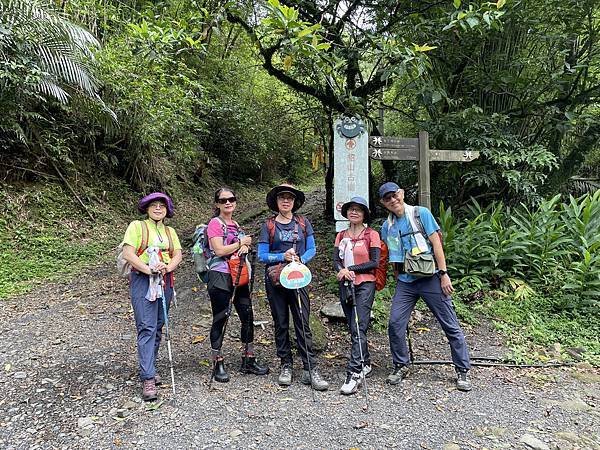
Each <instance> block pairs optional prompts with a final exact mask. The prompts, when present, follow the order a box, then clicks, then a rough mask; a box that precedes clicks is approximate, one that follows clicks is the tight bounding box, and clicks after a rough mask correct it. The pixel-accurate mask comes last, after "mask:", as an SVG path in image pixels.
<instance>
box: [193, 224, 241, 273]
mask: <svg viewBox="0 0 600 450" xmlns="http://www.w3.org/2000/svg"><path fill="white" fill-rule="evenodd" d="M217 218H218V217H217ZM218 219H219V221H220V222H221V226H222V227H223V239H225V238H226V237H227V225H226V224H225V222H223V221H222V220H221V219H220V218H218ZM236 224H237V223H236ZM192 242H193V244H192V259H193V261H194V269H195V270H196V274H197V275H198V279H199V280H200V281H202V282H204V283H208V270H209V267H208V266H209V264H210V260H211V259H212V258H213V256H215V253H214V252H213V251H212V249H211V248H210V242H209V239H208V225H207V224H205V223H202V224H200V225H197V226H196V229H195V230H194V234H193V235H192Z"/></svg>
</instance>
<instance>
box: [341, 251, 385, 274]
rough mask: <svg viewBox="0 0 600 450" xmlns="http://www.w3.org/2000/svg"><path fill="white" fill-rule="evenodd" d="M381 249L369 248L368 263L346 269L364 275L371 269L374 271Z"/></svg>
mask: <svg viewBox="0 0 600 450" xmlns="http://www.w3.org/2000/svg"><path fill="white" fill-rule="evenodd" d="M380 252H381V249H380V248H378V247H371V248H369V261H368V262H366V263H362V264H355V265H353V266H350V267H348V270H352V271H353V272H356V273H364V272H369V271H371V270H373V269H376V268H377V266H378V265H379V254H380Z"/></svg>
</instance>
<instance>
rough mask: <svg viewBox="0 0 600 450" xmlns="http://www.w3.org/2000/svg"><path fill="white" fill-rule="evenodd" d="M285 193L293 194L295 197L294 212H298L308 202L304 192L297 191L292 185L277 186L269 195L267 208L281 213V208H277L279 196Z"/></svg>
mask: <svg viewBox="0 0 600 450" xmlns="http://www.w3.org/2000/svg"><path fill="white" fill-rule="evenodd" d="M284 192H286V193H288V194H292V195H293V196H294V207H293V208H292V212H296V211H298V210H299V209H300V208H301V207H302V205H304V202H305V201H306V197H305V196H304V192H302V191H300V190H298V189H296V188H295V187H294V186H292V185H291V184H285V183H283V184H280V185H279V186H275V187H274V188H273V189H271V190H270V191H269V193H268V194H267V206H268V207H269V209H270V210H271V211H274V212H279V208H277V196H278V195H279V194H282V193H284Z"/></svg>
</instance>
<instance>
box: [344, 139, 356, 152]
mask: <svg viewBox="0 0 600 450" xmlns="http://www.w3.org/2000/svg"><path fill="white" fill-rule="evenodd" d="M346 148H347V149H348V150H354V149H355V148H356V141H355V140H354V139H347V140H346Z"/></svg>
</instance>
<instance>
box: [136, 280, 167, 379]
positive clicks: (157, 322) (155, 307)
mask: <svg viewBox="0 0 600 450" xmlns="http://www.w3.org/2000/svg"><path fill="white" fill-rule="evenodd" d="M169 279H170V276H167V280H169ZM149 283H150V277H149V276H148V275H145V274H142V273H139V272H131V277H130V278H129V293H130V295H131V305H132V306H133V315H134V317H135V326H136V328H137V350H138V362H139V365H140V378H141V379H142V380H150V379H152V378H154V375H155V374H156V357H157V355H158V347H159V346H160V340H161V337H162V328H163V325H164V324H165V315H164V312H163V305H162V299H160V298H159V299H156V301H155V302H150V301H148V300H146V293H147V292H148V285H149ZM170 284H171V283H170V282H166V283H165V285H166V286H165V295H166V298H167V313H168V309H169V305H170V304H171V297H172V296H173V288H172V287H171V286H170Z"/></svg>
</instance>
